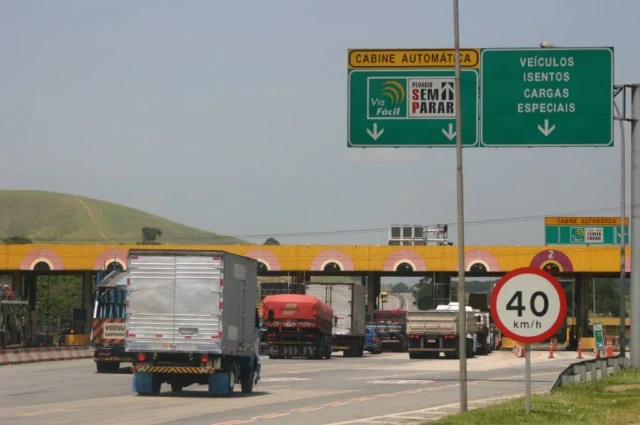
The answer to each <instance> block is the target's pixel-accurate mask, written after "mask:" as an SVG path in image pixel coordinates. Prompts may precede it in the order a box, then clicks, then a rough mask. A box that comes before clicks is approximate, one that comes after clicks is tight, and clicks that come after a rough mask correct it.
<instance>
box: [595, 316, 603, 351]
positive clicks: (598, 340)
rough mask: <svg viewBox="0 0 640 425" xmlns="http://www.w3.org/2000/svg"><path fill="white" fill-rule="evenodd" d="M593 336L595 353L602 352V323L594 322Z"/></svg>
mask: <svg viewBox="0 0 640 425" xmlns="http://www.w3.org/2000/svg"><path fill="white" fill-rule="evenodd" d="M593 336H594V338H595V340H596V351H602V350H604V332H603V330H602V323H600V322H595V323H594V324H593Z"/></svg>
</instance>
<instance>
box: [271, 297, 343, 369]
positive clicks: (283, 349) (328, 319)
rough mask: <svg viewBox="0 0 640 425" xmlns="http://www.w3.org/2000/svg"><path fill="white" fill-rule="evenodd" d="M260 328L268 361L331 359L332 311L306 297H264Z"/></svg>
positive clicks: (315, 299)
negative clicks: (282, 359)
mask: <svg viewBox="0 0 640 425" xmlns="http://www.w3.org/2000/svg"><path fill="white" fill-rule="evenodd" d="M263 306H264V307H263V311H264V313H263V314H264V316H263V325H264V326H266V328H267V330H266V334H267V335H266V341H267V344H268V352H269V358H270V359H278V358H291V357H307V358H309V359H322V358H326V359H329V358H331V330H332V329H333V308H331V306H330V305H328V304H326V303H323V302H322V301H320V300H319V299H318V298H316V297H312V296H310V295H298V294H283V295H267V296H266V297H265V298H264V300H263Z"/></svg>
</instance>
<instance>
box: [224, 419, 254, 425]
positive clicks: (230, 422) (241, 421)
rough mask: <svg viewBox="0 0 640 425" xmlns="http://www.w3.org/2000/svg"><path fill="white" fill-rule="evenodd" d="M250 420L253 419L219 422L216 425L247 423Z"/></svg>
mask: <svg viewBox="0 0 640 425" xmlns="http://www.w3.org/2000/svg"><path fill="white" fill-rule="evenodd" d="M249 422H253V419H250V420H240V419H238V420H235V421H229V422H218V423H216V424H214V425H239V424H247V423H249Z"/></svg>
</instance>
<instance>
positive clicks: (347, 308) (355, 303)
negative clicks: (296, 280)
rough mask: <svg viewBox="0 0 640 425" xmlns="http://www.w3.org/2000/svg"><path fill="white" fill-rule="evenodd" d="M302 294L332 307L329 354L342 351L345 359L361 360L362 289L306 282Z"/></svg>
mask: <svg viewBox="0 0 640 425" xmlns="http://www.w3.org/2000/svg"><path fill="white" fill-rule="evenodd" d="M305 293H306V295H312V296H314V297H316V298H318V299H319V300H320V301H322V302H324V303H327V304H329V305H330V306H331V307H332V308H333V316H334V317H333V332H332V341H331V345H332V351H342V352H343V355H344V356H345V357H362V356H363V355H364V333H365V320H366V318H365V305H366V294H365V288H364V286H363V285H360V284H354V283H322V282H309V283H306V284H305Z"/></svg>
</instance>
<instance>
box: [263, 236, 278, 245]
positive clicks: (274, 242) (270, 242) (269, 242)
mask: <svg viewBox="0 0 640 425" xmlns="http://www.w3.org/2000/svg"><path fill="white" fill-rule="evenodd" d="M263 245H280V242H278V240H277V239H275V238H268V239H267V240H266V241H264V243H263Z"/></svg>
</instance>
